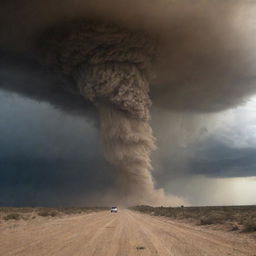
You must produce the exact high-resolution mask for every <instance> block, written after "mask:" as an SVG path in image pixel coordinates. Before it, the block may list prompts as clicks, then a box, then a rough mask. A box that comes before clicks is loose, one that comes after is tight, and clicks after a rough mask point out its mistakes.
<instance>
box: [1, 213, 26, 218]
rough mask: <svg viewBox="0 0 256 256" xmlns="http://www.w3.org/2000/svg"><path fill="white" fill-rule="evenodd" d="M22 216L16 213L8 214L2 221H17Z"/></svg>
mask: <svg viewBox="0 0 256 256" xmlns="http://www.w3.org/2000/svg"><path fill="white" fill-rule="evenodd" d="M21 218H22V216H21V215H20V214H18V213H10V214H8V215H6V216H4V217H3V219H4V220H19V219H21Z"/></svg>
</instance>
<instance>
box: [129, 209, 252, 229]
mask: <svg viewBox="0 0 256 256" xmlns="http://www.w3.org/2000/svg"><path fill="white" fill-rule="evenodd" d="M131 209H132V210H135V211H140V212H142V213H147V214H150V215H155V216H165V217H168V218H172V219H177V220H186V221H189V222H193V223H194V224H197V225H211V226H215V227H216V228H218V226H219V228H224V229H226V230H230V231H240V232H256V206H212V207H209V206H205V207H184V206H181V207H151V206H144V205H141V206H135V207H132V208H131Z"/></svg>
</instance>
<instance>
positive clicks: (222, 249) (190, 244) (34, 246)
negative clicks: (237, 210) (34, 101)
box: [0, 209, 256, 256]
mask: <svg viewBox="0 0 256 256" xmlns="http://www.w3.org/2000/svg"><path fill="white" fill-rule="evenodd" d="M0 255H4V256H14V255H19V256H45V255H47V256H50V255H54V256H71V255H72V256H93V255H94V256H136V255H147V256H151V255H162V256H168V255H170V256H189V255H191V256H192V255H193V256H200V255H202V256H206V255H207V256H218V255H221V256H225V255H231V256H238V255H250V256H256V239H255V238H254V237H252V236H250V235H248V234H235V233H232V232H226V231H221V230H212V229H207V228H205V227H202V226H196V225H192V224H189V223H181V222H178V221H175V220H171V219H168V218H166V217H159V216H150V215H147V214H143V213H139V212H135V211H131V210H126V209H120V211H119V212H118V213H110V212H109V211H100V212H91V213H85V214H79V215H66V216H62V217H54V218H53V217H45V218H44V217H37V218H34V219H29V220H23V219H20V220H10V221H2V222H1V224H0Z"/></svg>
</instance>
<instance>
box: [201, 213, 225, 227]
mask: <svg viewBox="0 0 256 256" xmlns="http://www.w3.org/2000/svg"><path fill="white" fill-rule="evenodd" d="M223 222H224V218H223V216H221V215H217V214H210V215H207V216H203V217H201V219H200V225H212V224H220V223H223Z"/></svg>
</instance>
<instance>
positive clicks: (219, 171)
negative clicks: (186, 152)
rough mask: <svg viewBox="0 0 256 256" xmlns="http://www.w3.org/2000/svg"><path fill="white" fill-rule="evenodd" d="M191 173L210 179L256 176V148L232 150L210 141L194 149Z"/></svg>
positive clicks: (217, 142)
mask: <svg viewBox="0 0 256 256" xmlns="http://www.w3.org/2000/svg"><path fill="white" fill-rule="evenodd" d="M194 151H195V153H194V157H193V159H191V161H190V173H191V174H202V175H205V176H210V177H246V176H256V158H255V156H256V148H252V147H248V148H232V147H230V146H228V145H226V144H224V143H222V142H220V141H217V140H209V141H206V142H205V143H204V144H203V145H200V146H198V148H195V149H194Z"/></svg>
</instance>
